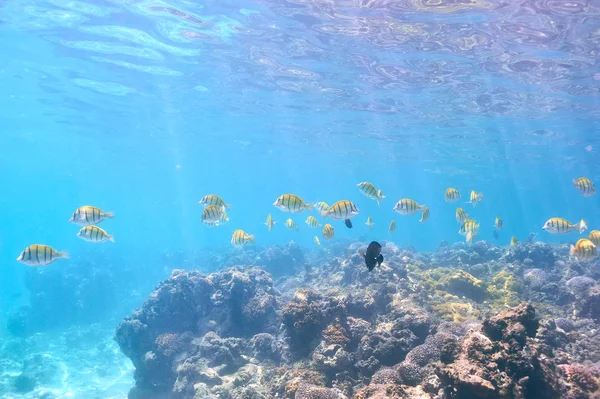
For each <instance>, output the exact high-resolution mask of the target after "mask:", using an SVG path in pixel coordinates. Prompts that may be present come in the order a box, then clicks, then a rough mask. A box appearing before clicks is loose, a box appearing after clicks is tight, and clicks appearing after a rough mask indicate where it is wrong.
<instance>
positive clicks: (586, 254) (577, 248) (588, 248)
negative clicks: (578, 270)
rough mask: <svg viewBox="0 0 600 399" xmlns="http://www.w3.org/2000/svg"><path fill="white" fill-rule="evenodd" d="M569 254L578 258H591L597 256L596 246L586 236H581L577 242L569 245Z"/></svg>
mask: <svg viewBox="0 0 600 399" xmlns="http://www.w3.org/2000/svg"><path fill="white" fill-rule="evenodd" d="M569 255H570V256H576V257H577V259H579V260H592V259H594V258H597V257H598V248H596V246H595V245H594V243H593V242H591V241H590V240H588V239H587V238H581V239H580V240H579V241H577V244H575V245H571V249H570V250H569Z"/></svg>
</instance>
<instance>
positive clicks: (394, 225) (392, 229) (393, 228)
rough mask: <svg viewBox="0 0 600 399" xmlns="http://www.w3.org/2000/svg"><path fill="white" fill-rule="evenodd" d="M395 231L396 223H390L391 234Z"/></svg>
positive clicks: (393, 221)
mask: <svg viewBox="0 0 600 399" xmlns="http://www.w3.org/2000/svg"><path fill="white" fill-rule="evenodd" d="M394 230H396V221H395V220H392V222H391V223H390V228H389V230H388V231H389V232H390V233H391V232H393V231H394Z"/></svg>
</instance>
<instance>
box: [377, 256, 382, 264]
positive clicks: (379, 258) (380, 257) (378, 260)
mask: <svg viewBox="0 0 600 399" xmlns="http://www.w3.org/2000/svg"><path fill="white" fill-rule="evenodd" d="M377 262H378V263H379V264H380V265H381V264H382V263H383V255H382V254H379V256H378V257H377Z"/></svg>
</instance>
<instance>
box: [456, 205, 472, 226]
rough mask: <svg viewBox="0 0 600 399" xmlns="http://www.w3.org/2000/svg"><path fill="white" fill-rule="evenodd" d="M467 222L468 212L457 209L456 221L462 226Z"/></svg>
mask: <svg viewBox="0 0 600 399" xmlns="http://www.w3.org/2000/svg"><path fill="white" fill-rule="evenodd" d="M467 220H469V214H468V213H467V212H465V210H464V209H462V208H457V209H456V221H457V222H458V223H460V224H463V223H464V222H466V221H467Z"/></svg>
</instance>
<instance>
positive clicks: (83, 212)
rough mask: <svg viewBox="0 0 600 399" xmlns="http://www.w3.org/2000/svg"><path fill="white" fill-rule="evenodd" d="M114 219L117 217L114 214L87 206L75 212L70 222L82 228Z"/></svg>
mask: <svg viewBox="0 0 600 399" xmlns="http://www.w3.org/2000/svg"><path fill="white" fill-rule="evenodd" d="M113 217H115V214H114V213H113V212H104V211H102V209H100V208H96V207H95V206H89V205H85V206H82V207H79V208H77V210H76V211H75V212H73V215H72V216H71V219H70V220H69V222H71V223H74V224H78V225H80V226H91V225H94V224H98V223H101V222H102V221H103V220H104V219H111V218H113Z"/></svg>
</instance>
